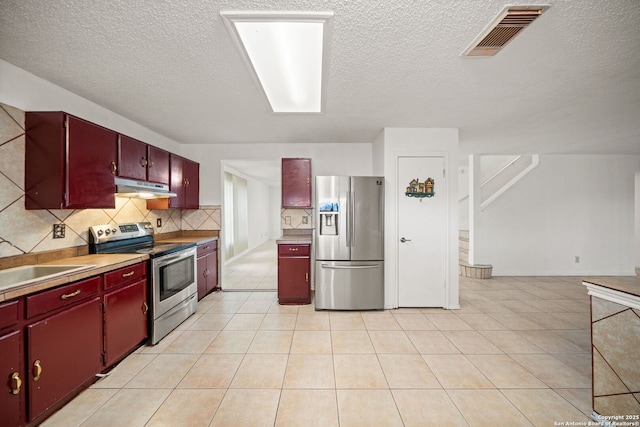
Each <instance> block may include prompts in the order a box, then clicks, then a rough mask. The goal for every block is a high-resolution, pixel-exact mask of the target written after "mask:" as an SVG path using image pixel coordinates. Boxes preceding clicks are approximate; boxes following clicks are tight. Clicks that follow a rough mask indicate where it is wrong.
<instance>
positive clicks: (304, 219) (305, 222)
mask: <svg viewBox="0 0 640 427" xmlns="http://www.w3.org/2000/svg"><path fill="white" fill-rule="evenodd" d="M302 223H303V224H309V216H307V215H305V216H303V217H302Z"/></svg>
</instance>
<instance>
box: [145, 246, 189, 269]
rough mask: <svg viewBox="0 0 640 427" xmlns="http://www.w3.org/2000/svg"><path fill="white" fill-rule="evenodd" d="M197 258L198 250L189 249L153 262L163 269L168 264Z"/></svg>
mask: <svg viewBox="0 0 640 427" xmlns="http://www.w3.org/2000/svg"><path fill="white" fill-rule="evenodd" d="M195 256H196V248H189V249H186V250H183V251H180V252H175V253H172V254H169V255H164V256H161V257H160V258H156V259H154V260H152V261H153V265H154V266H155V267H163V266H165V265H167V264H171V263H172V262H174V261H178V260H180V259H186V258H190V257H195Z"/></svg>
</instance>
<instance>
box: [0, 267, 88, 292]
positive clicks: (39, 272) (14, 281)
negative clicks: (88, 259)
mask: <svg viewBox="0 0 640 427" xmlns="http://www.w3.org/2000/svg"><path fill="white" fill-rule="evenodd" d="M92 267H94V266H93V265H24V266H22V267H15V268H9V269H6V270H0V290H6V289H10V288H14V287H18V286H23V285H28V284H30V283H35V282H41V281H44V280H49V279H53V278H55V277H57V276H63V275H67V274H72V273H75V272H78V271H82V270H87V269H89V268H92Z"/></svg>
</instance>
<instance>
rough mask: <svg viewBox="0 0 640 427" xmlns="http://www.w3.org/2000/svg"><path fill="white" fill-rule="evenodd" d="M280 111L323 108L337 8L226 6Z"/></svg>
mask: <svg viewBox="0 0 640 427" xmlns="http://www.w3.org/2000/svg"><path fill="white" fill-rule="evenodd" d="M220 14H221V15H222V17H223V18H224V21H225V24H226V25H227V28H228V29H229V31H230V32H231V34H232V36H233V38H234V40H235V41H236V44H237V45H238V46H239V48H240V51H241V53H242V55H243V57H244V59H245V60H246V61H247V63H248V65H249V68H250V69H251V71H252V72H253V75H254V78H255V80H256V82H257V83H258V85H259V86H260V88H261V89H262V91H263V93H264V94H265V96H266V98H267V100H268V101H269V104H270V106H271V109H272V110H273V112H275V113H320V112H322V111H323V104H324V102H323V99H324V96H323V94H324V93H325V92H326V77H327V62H328V61H327V58H328V45H329V43H328V41H329V35H330V29H329V20H330V19H331V17H332V16H333V13H332V12H323V13H297V12H221V13H220Z"/></svg>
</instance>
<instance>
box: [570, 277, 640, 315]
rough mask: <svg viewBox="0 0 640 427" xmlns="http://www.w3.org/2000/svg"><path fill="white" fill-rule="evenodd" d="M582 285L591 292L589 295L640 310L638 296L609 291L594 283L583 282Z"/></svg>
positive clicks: (639, 298)
mask: <svg viewBox="0 0 640 427" xmlns="http://www.w3.org/2000/svg"><path fill="white" fill-rule="evenodd" d="M582 284H583V285H584V286H586V287H587V290H588V291H589V292H588V293H589V295H591V296H594V297H598V298H600V299H603V300H606V301H610V302H614V303H616V304H620V305H624V306H626V307H631V308H635V309H636V310H640V297H638V296H635V295H631V294H628V293H626V292H620V291H616V290H613V289H609V288H606V287H604V286H601V285H596V284H593V283H588V282H582Z"/></svg>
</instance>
